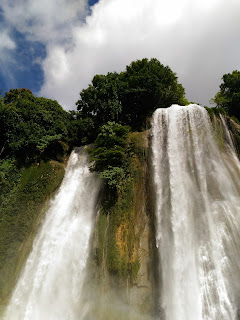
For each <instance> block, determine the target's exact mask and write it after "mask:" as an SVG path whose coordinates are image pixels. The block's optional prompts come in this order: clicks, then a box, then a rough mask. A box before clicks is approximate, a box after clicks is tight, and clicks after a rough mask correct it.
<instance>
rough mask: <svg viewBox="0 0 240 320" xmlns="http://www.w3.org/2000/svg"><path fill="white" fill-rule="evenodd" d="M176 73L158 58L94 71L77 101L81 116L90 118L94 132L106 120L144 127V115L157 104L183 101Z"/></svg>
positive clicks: (148, 114) (133, 126)
mask: <svg viewBox="0 0 240 320" xmlns="http://www.w3.org/2000/svg"><path fill="white" fill-rule="evenodd" d="M184 94H185V93H184V89H183V87H182V85H181V84H179V83H178V81H177V76H176V74H175V73H174V72H172V70H171V69H170V68H169V67H168V66H167V67H164V66H163V65H162V64H161V63H160V62H159V61H158V60H157V59H151V60H148V59H142V60H137V61H134V62H132V63H131V64H130V66H127V67H126V71H124V72H121V73H120V74H118V73H116V72H114V73H108V74H107V75H106V76H105V75H96V76H94V78H93V80H92V84H90V85H89V87H88V88H87V89H84V90H82V91H81V92H80V99H79V100H78V101H77V102H76V105H77V109H78V111H79V113H80V117H82V118H85V117H88V118H91V119H92V120H93V123H94V127H95V132H98V129H99V128H100V127H101V126H102V125H103V124H104V123H107V122H108V121H116V122H118V123H121V124H123V125H130V126H131V127H132V128H133V129H141V128H142V127H144V124H145V120H146V117H148V116H151V115H152V113H153V111H154V110H155V109H157V108H159V107H161V108H167V107H169V106H171V104H174V103H178V104H186V102H187V100H186V99H185V97H184Z"/></svg>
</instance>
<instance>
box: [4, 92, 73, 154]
mask: <svg viewBox="0 0 240 320" xmlns="http://www.w3.org/2000/svg"><path fill="white" fill-rule="evenodd" d="M66 122H67V112H66V111H65V110H63V109H62V107H61V106H60V105H59V104H58V103H57V101H53V100H50V99H45V98H38V97H35V96H34V95H33V94H32V92H31V91H30V90H28V89H11V90H10V91H9V92H8V93H6V94H5V96H4V103H3V104H2V105H1V107H0V128H1V132H0V133H1V144H0V148H3V146H4V148H5V150H4V155H9V154H12V155H14V156H17V157H24V158H29V159H30V158H31V157H34V156H35V155H37V154H40V153H42V152H43V151H46V150H47V149H48V150H49V151H50V152H52V151H51V150H54V149H56V148H57V144H58V141H59V140H62V141H66V139H67V127H66Z"/></svg>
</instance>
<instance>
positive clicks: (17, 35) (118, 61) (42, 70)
mask: <svg viewBox="0 0 240 320" xmlns="http://www.w3.org/2000/svg"><path fill="white" fill-rule="evenodd" d="M145 57H146V58H149V59H151V58H157V59H158V60H159V61H160V62H161V63H162V64H164V65H168V66H169V67H170V68H171V69H172V70H173V71H174V72H175V73H176V74H177V76H178V79H179V82H180V83H182V85H183V87H184V88H185V90H186V98H187V99H188V100H189V101H192V102H196V103H199V104H202V105H208V106H209V105H210V104H209V100H210V99H211V98H213V97H214V95H215V94H216V93H217V91H218V90H219V85H220V84H221V78H222V76H223V74H225V73H231V72H232V71H233V70H240V58H239V57H240V1H239V0H228V1H226V0H164V1H163V0H130V1H129V0H99V1H98V0H89V1H87V0H41V1H39V0H1V2H0V90H2V94H4V92H6V91H8V90H9V89H11V88H22V87H24V88H29V89H30V90H32V91H33V93H34V94H35V95H37V96H43V97H46V98H51V99H54V100H57V101H58V102H59V103H60V104H61V105H62V106H63V107H64V109H66V110H72V109H76V105H75V102H76V101H77V100H78V99H79V92H80V91H81V90H82V89H84V88H87V86H88V84H90V83H91V79H92V78H93V76H94V75H95V74H107V73H108V72H114V71H116V72H121V71H124V70H125V68H126V65H129V64H130V63H131V62H132V61H134V60H137V59H142V58H145Z"/></svg>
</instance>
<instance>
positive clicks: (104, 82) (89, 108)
mask: <svg viewBox="0 0 240 320" xmlns="http://www.w3.org/2000/svg"><path fill="white" fill-rule="evenodd" d="M119 86H120V82H119V75H118V74H117V73H116V72H114V73H108V74H107V75H106V76H104V75H95V76H94V78H93V80H92V84H91V85H89V86H88V88H87V89H83V90H82V91H81V92H80V99H79V100H78V101H77V102H76V105H77V109H78V111H79V112H80V115H81V117H82V118H92V119H93V122H94V126H95V130H96V131H98V128H99V127H100V126H102V125H103V124H104V123H107V122H108V121H118V120H119V116H120V114H121V112H122V107H121V102H120V100H119V96H118V95H119Z"/></svg>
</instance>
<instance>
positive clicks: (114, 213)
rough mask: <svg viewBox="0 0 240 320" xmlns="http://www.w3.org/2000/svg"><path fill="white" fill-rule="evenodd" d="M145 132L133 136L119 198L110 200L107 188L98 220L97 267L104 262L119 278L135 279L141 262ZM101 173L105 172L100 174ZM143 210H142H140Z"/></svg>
mask: <svg viewBox="0 0 240 320" xmlns="http://www.w3.org/2000/svg"><path fill="white" fill-rule="evenodd" d="M146 145H147V144H146V136H145V133H144V132H142V133H137V132H135V133H130V134H129V135H128V139H127V144H126V145H125V152H124V153H125V161H124V164H123V165H122V166H121V168H120V169H121V178H120V179H117V188H116V189H115V191H117V196H116V197H115V201H112V202H111V201H109V190H108V189H105V192H104V197H103V201H102V207H101V210H100V215H99V217H98V223H97V230H98V248H97V257H98V258H97V262H98V265H101V264H103V263H104V257H105V263H106V266H107V269H108V271H109V272H110V273H111V274H113V275H117V276H118V279H126V278H129V280H130V282H131V283H133V282H134V281H135V280H136V277H137V274H138V271H139V269H140V263H139V261H138V257H137V256H136V247H137V243H138V241H139V234H137V228H136V224H137V223H138V219H139V216H138V215H139V212H140V210H142V206H143V204H144V194H145V189H144V188H145V187H144V181H145V171H144V167H145V165H146V160H147V146H146ZM101 174H102V173H101ZM140 208H141V209H140Z"/></svg>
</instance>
